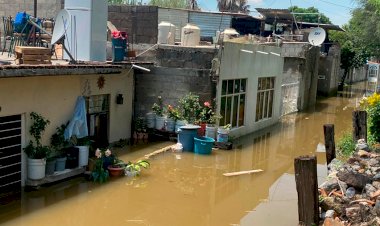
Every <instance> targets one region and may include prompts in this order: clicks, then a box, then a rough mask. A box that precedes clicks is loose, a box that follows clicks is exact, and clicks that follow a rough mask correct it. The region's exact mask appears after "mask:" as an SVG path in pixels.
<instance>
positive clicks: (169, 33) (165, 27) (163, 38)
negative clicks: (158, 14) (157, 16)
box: [157, 21, 176, 45]
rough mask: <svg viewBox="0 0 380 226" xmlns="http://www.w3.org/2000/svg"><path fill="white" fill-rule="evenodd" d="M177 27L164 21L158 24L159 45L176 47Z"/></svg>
mask: <svg viewBox="0 0 380 226" xmlns="http://www.w3.org/2000/svg"><path fill="white" fill-rule="evenodd" d="M175 30H176V27H175V25H174V24H171V23H169V22H166V21H162V22H161V23H159V24H158V39H157V43H158V44H169V45H174V38H175Z"/></svg>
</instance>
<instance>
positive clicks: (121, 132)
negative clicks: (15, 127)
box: [0, 71, 133, 181]
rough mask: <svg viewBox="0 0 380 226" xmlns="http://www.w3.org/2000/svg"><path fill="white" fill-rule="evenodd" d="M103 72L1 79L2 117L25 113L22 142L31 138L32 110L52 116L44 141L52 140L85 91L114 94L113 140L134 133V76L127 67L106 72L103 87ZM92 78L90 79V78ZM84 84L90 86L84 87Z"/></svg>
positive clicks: (25, 142) (112, 103)
mask: <svg viewBox="0 0 380 226" xmlns="http://www.w3.org/2000/svg"><path fill="white" fill-rule="evenodd" d="M98 76H99V75H75V76H73V75H72V76H37V77H21V78H4V79H0V81H1V82H0V97H1V101H0V107H1V110H0V117H2V116H8V115H18V114H21V115H22V118H23V128H22V131H23V138H22V143H23V144H22V146H23V147H25V146H26V144H27V143H28V142H29V140H30V139H31V138H30V136H29V132H28V130H29V127H30V124H31V120H30V118H29V114H30V112H32V111H34V112H37V113H39V114H41V115H43V116H44V117H45V118H46V119H48V120H50V122H51V123H50V125H49V126H48V127H47V129H46V131H45V133H44V134H43V139H42V142H43V144H49V139H50V137H51V135H52V134H53V133H54V132H55V129H56V127H57V126H60V125H61V124H63V123H66V122H67V121H69V120H70V118H71V116H72V114H73V111H74V107H75V103H76V99H77V97H78V96H80V95H82V94H83V93H84V94H85V95H98V94H110V95H111V97H110V98H111V99H110V121H109V141H110V142H114V141H118V140H119V139H121V138H123V139H125V138H130V137H131V131H130V126H131V119H132V107H131V106H132V90H133V89H132V87H133V76H132V74H131V73H130V74H128V75H127V72H126V71H124V72H123V73H121V74H116V75H104V77H105V85H104V88H103V89H101V90H100V89H99V88H98V87H97V78H98ZM87 81H88V82H87ZM84 87H87V90H86V91H84ZM119 93H121V94H123V95H124V104H123V105H116V101H115V99H116V95H117V94H119ZM22 162H23V164H22V168H23V170H22V175H23V180H22V181H25V175H26V156H25V154H24V153H22Z"/></svg>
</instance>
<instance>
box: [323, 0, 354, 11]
mask: <svg viewBox="0 0 380 226" xmlns="http://www.w3.org/2000/svg"><path fill="white" fill-rule="evenodd" d="M319 1H321V2H324V3H327V4H330V5H335V6H340V7H343V8H346V9H354V8H352V7H348V6H345V5H339V4H336V3H332V2H328V1H325V0H319Z"/></svg>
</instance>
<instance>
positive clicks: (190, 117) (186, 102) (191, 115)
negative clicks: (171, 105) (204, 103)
mask: <svg viewBox="0 0 380 226" xmlns="http://www.w3.org/2000/svg"><path fill="white" fill-rule="evenodd" d="M178 103H179V108H180V109H181V113H182V115H183V118H184V119H185V120H186V121H187V122H189V123H192V124H194V123H195V122H196V121H197V120H198V119H199V118H200V114H201V111H202V109H201V105H200V104H199V96H197V95H195V94H192V93H189V94H187V95H185V96H184V97H182V98H181V99H179V101H178Z"/></svg>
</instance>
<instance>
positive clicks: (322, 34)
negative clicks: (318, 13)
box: [308, 27, 326, 46]
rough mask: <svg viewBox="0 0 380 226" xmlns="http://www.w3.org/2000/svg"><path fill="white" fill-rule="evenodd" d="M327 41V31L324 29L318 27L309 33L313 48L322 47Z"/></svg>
mask: <svg viewBox="0 0 380 226" xmlns="http://www.w3.org/2000/svg"><path fill="white" fill-rule="evenodd" d="M325 39H326V31H325V30H323V28H320V27H317V28H314V29H313V30H311V31H310V33H309V38H308V40H309V43H310V44H311V45H312V46H319V45H321V44H322V43H323V42H324V41H325Z"/></svg>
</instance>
